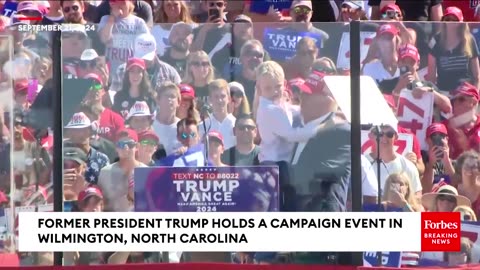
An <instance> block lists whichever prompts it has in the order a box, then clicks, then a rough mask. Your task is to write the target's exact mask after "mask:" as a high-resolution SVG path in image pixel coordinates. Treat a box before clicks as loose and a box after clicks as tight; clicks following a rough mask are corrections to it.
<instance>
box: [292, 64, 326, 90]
mask: <svg viewBox="0 0 480 270" xmlns="http://www.w3.org/2000/svg"><path fill="white" fill-rule="evenodd" d="M323 77H325V73H323V72H320V71H316V70H314V71H313V72H312V73H310V75H308V77H307V79H306V80H305V82H304V83H303V84H299V85H298V86H297V87H298V89H300V91H302V92H303V93H305V94H320V93H322V92H323V88H324V87H325V81H324V80H323Z"/></svg>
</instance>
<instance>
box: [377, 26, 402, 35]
mask: <svg viewBox="0 0 480 270" xmlns="http://www.w3.org/2000/svg"><path fill="white" fill-rule="evenodd" d="M399 33H400V31H398V28H397V27H396V26H395V25H393V24H389V23H387V24H382V25H381V26H380V27H379V28H378V30H377V36H381V35H385V34H389V35H392V36H396V35H398V34H399Z"/></svg>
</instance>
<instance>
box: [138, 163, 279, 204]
mask: <svg viewBox="0 0 480 270" xmlns="http://www.w3.org/2000/svg"><path fill="white" fill-rule="evenodd" d="M278 174H279V171H278V167H277V166H256V167H157V168H138V169H135V173H134V176H135V211H136V212H275V211H278V209H279V196H278V194H279V182H278Z"/></svg>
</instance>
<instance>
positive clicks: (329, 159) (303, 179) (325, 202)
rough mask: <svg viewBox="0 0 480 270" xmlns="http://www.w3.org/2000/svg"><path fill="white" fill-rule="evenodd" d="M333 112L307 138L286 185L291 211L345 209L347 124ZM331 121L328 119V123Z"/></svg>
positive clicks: (349, 167)
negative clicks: (311, 135) (310, 136)
mask: <svg viewBox="0 0 480 270" xmlns="http://www.w3.org/2000/svg"><path fill="white" fill-rule="evenodd" d="M334 119H336V117H335V116H331V117H330V119H329V120H327V125H326V126H325V127H324V128H322V129H321V130H320V131H319V133H318V134H317V135H316V136H315V137H313V138H312V139H310V140H309V141H308V142H307V145H306V146H305V148H304V149H303V151H302V153H301V154H300V157H299V159H298V162H297V164H296V165H294V166H293V167H292V170H291V174H290V179H289V181H288V182H289V183H288V185H289V186H290V189H289V190H290V191H289V192H288V193H289V194H285V196H287V197H290V198H288V199H287V200H290V203H292V205H293V208H294V209H292V210H293V211H321V212H343V211H346V204H347V194H348V189H349V184H350V174H351V158H350V156H351V151H350V149H351V147H350V124H349V123H346V122H343V121H342V122H338V121H336V120H334ZM328 122H330V123H328Z"/></svg>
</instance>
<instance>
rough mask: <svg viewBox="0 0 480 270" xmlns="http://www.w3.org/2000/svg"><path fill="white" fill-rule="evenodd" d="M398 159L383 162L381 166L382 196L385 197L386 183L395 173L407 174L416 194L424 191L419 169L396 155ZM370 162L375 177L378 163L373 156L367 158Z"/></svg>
mask: <svg viewBox="0 0 480 270" xmlns="http://www.w3.org/2000/svg"><path fill="white" fill-rule="evenodd" d="M395 155H396V157H397V158H395V159H394V160H392V161H390V162H387V163H385V162H382V163H381V164H380V176H381V177H380V181H381V183H382V190H381V194H382V196H383V191H384V189H385V181H386V180H387V178H388V176H389V175H390V174H394V173H402V172H403V173H405V174H406V175H407V176H408V178H409V179H410V181H411V185H412V189H413V192H414V193H416V192H418V191H422V183H421V182H420V175H419V174H418V170H417V167H416V166H415V164H413V163H412V162H411V161H410V160H408V159H407V158H405V157H404V156H402V155H399V154H397V153H395ZM365 157H366V158H367V159H368V161H369V162H370V166H371V167H372V169H373V171H374V173H375V176H377V177H378V175H377V163H376V161H375V159H374V158H373V157H372V156H371V155H366V156H365Z"/></svg>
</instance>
